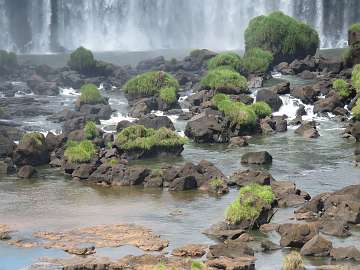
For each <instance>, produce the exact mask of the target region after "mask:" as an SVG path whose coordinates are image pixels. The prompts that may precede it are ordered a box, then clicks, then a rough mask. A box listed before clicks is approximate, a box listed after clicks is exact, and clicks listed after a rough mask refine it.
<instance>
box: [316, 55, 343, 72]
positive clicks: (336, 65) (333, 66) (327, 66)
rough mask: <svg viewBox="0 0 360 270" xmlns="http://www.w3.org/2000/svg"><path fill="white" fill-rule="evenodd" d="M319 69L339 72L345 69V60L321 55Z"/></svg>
mask: <svg viewBox="0 0 360 270" xmlns="http://www.w3.org/2000/svg"><path fill="white" fill-rule="evenodd" d="M319 69H320V70H322V71H323V72H328V73H334V74H339V73H340V71H341V70H342V69H343V62H342V60H337V59H326V58H323V57H320V60H319Z"/></svg>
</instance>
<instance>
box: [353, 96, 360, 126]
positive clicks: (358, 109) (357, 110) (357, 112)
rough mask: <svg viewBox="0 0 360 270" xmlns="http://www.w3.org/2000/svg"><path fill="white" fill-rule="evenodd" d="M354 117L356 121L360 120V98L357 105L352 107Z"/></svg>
mask: <svg viewBox="0 0 360 270" xmlns="http://www.w3.org/2000/svg"><path fill="white" fill-rule="evenodd" d="M351 112H352V117H353V119H354V120H356V121H360V99H358V100H357V101H356V105H355V106H354V107H353V108H352V110H351Z"/></svg>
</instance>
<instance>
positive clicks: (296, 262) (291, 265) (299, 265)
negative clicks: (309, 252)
mask: <svg viewBox="0 0 360 270" xmlns="http://www.w3.org/2000/svg"><path fill="white" fill-rule="evenodd" d="M282 270H305V266H304V260H303V258H302V257H301V255H300V253H299V252H297V251H291V252H290V254H288V255H286V256H285V257H284V261H283V267H282Z"/></svg>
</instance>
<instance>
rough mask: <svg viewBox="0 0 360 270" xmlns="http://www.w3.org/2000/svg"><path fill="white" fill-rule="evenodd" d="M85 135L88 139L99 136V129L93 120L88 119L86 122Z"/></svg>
mask: <svg viewBox="0 0 360 270" xmlns="http://www.w3.org/2000/svg"><path fill="white" fill-rule="evenodd" d="M84 135H85V138H86V139H88V140H92V139H94V138H96V137H97V136H99V131H98V130H97V127H96V124H95V123H94V122H93V121H88V122H87V123H86V124H85V127H84Z"/></svg>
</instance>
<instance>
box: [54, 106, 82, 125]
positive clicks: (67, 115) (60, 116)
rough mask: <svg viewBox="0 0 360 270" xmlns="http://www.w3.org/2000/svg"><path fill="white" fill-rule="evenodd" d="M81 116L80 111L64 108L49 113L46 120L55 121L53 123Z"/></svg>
mask: <svg viewBox="0 0 360 270" xmlns="http://www.w3.org/2000/svg"><path fill="white" fill-rule="evenodd" d="M81 116H84V115H83V114H82V113H80V112H76V111H72V110H69V109H64V110H62V111H60V112H57V113H55V114H53V115H50V116H49V117H48V118H47V120H49V121H52V122H55V123H61V122H65V121H67V120H71V119H75V118H78V117H81Z"/></svg>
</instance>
